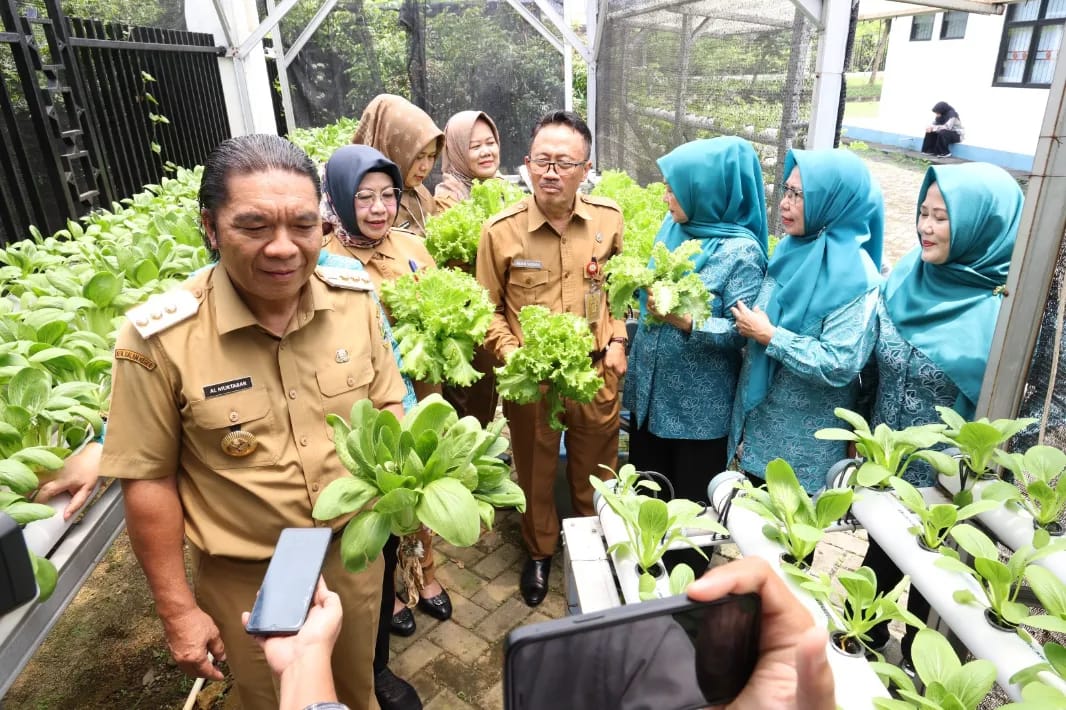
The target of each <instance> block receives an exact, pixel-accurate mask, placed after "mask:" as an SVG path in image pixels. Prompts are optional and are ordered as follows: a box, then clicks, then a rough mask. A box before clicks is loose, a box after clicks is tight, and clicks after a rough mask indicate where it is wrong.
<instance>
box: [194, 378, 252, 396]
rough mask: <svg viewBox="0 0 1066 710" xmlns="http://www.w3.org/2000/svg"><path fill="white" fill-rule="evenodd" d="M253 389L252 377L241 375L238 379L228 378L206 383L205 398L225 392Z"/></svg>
mask: <svg viewBox="0 0 1066 710" xmlns="http://www.w3.org/2000/svg"><path fill="white" fill-rule="evenodd" d="M250 389H252V378H251V377H239V378H237V379H236V380H227V381H226V382H219V383H217V384H213V385H204V398H205V399H210V398H211V397H218V396H221V395H224V394H231V393H233V392H240V391H241V390H250Z"/></svg>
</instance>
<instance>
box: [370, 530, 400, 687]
mask: <svg viewBox="0 0 1066 710" xmlns="http://www.w3.org/2000/svg"><path fill="white" fill-rule="evenodd" d="M399 547H400V538H398V537H396V536H395V535H389V539H388V542H386V543H385V547H383V548H382V549H381V556H382V558H383V559H384V560H385V579H384V581H383V582H382V584H381V611H380V614H379V615H378V638H377V641H376V643H375V644H374V675H377V674H378V673H380V672H381V671H383V670H385V667H386V666H388V665H389V624H390V622H392V605H393V600H394V599H396V564H397V556H396V554H397V550H398V549H399Z"/></svg>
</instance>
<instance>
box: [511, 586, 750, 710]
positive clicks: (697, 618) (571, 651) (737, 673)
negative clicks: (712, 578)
mask: <svg viewBox="0 0 1066 710" xmlns="http://www.w3.org/2000/svg"><path fill="white" fill-rule="evenodd" d="M760 618H761V603H760V599H759V596H758V595H757V594H740V595H730V596H727V597H723V598H722V599H717V600H715V601H713V602H696V601H692V600H690V599H688V598H687V597H685V596H676V597H669V598H667V599H655V600H651V601H646V602H641V603H640V604H630V605H628V606H619V607H614V608H611V609H606V610H604V611H599V612H593V613H589V614H577V615H575V616H569V617H566V618H563V619H555V620H552V621H545V622H543V623H539V624H530V625H528V626H522V627H519V628H517V629H515V630H513V631H512V632H511V633H510V634H509V635H508V636H507V640H506V643H505V646H504V654H505V655H504V681H503V687H504V707H505V708H506V709H507V710H558V708H560V707H588V708H615V709H619V708H629V707H653V708H661V709H662V710H689V709H695V708H703V707H706V706H707V705H720V704H725V703H728V702H729V701H731V700H732V699H733V698H735V697H736V696H737V695H739V694H740V691H741V690H743V689H744V686H745V685H746V684H747V682H748V678H750V677H751V674H752V672H753V671H754V669H755V664H756V662H757V661H758V658H759V632H760Z"/></svg>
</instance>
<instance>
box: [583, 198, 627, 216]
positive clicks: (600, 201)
mask: <svg viewBox="0 0 1066 710" xmlns="http://www.w3.org/2000/svg"><path fill="white" fill-rule="evenodd" d="M581 199H583V200H584V201H585V202H587V203H589V204H590V205H598V206H600V207H607V208H609V209H612V210H614V211H615V212H618V213H621V212H622V208H621V207H619V206H618V203H617V202H615V201H614V200H612V199H611V198H610V197H601V196H600V195H586V194H583V195H581Z"/></svg>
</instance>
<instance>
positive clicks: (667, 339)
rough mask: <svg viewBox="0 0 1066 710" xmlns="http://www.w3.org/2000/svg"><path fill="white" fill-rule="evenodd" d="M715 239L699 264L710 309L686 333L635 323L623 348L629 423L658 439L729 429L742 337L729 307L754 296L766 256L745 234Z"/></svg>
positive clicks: (713, 435) (709, 435)
mask: <svg viewBox="0 0 1066 710" xmlns="http://www.w3.org/2000/svg"><path fill="white" fill-rule="evenodd" d="M720 242H721V243H720V245H719V246H718V249H717V250H716V251H715V252H714V255H713V256H712V257H711V258H710V259H708V260H707V263H706V264H704V266H703V268H702V269H700V271H699V275H700V279H701V280H702V281H703V283H704V284H706V286H707V290H708V291H710V292H711V294H712V295H713V296H714V299H713V300H712V301H711V317H710V318H708V319H707V320H706V321H705V322H704V323H702V324H700V325H699V326H698V327H695V328H693V330H692V333H683V332H682V331H680V330H678V329H677V328H675V327H673V326H672V325H666V324H649V323H646V322H645V323H642V324H641V325H640V326H639V327H638V329H637V334H636V336H635V337H634V338H633V344H632V347H631V348H630V353H629V369H628V371H627V372H626V380H625V389H624V392H623V398H622V402H623V406H625V407H626V408H627V409H628V410H629V411H630V412H631V413H632V415H633V426H634V427H635V428H636V427H641V426H647V429H648V431H649V432H651V433H652V434H654V435H655V436H658V437H661V438H663V439H690V440H708V439H720V438H722V437H725V436H726V435H727V434H728V433H729V423H730V413H731V411H732V409H733V397H734V395H735V393H736V387H737V376H738V375H739V373H740V363H741V349H742V348H743V347H744V343H745V339H744V338H743V337H741V336H740V335H739V334H738V333H737V330H736V326H735V325H734V322H733V316H732V314H731V313H730V310H729V309H730V308H731V307H732V306H734V305H735V304H736V303H737V301H743V302H744V303H746V304H750V303H751V302H752V300H753V299H754V298H755V295H756V294H757V293H758V291H759V285H760V284H761V283H762V279H763V273H764V272H765V271H766V257H765V256H763V253H762V249H761V247H760V246H759V244H758V243H756V242H755V241H754V240H752V239H722V240H720Z"/></svg>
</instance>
